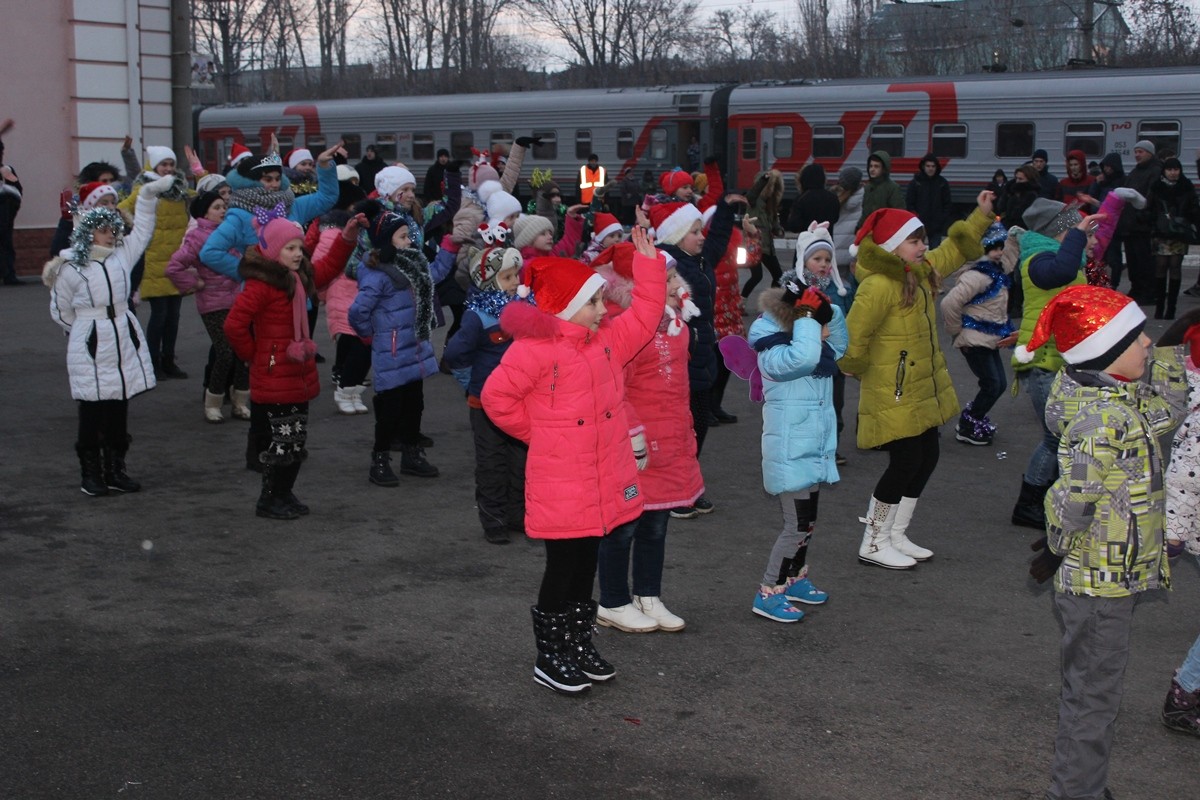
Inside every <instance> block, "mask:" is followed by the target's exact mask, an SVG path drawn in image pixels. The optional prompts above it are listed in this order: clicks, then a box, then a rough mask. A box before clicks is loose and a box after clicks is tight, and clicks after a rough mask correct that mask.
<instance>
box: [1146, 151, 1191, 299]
mask: <svg viewBox="0 0 1200 800" xmlns="http://www.w3.org/2000/svg"><path fill="white" fill-rule="evenodd" d="M1149 201H1150V202H1149V207H1150V208H1151V209H1153V211H1154V233H1153V235H1152V239H1153V245H1154V318H1155V319H1175V303H1176V301H1177V300H1178V299H1179V286H1180V283H1181V282H1182V279H1181V272H1182V269H1183V257H1184V256H1185V255H1186V254H1187V251H1188V246H1189V245H1193V244H1200V236H1197V229H1198V228H1200V201H1197V199H1196V189H1195V187H1193V186H1192V182H1191V181H1189V180H1188V179H1187V177H1186V176H1185V175H1184V174H1183V165H1182V164H1181V163H1180V161H1179V159H1178V158H1168V159H1166V160H1164V161H1163V169H1162V176H1161V177H1160V178H1159V179H1158V180H1157V181H1155V182H1154V184H1153V186H1152V187H1151V189H1150V197H1149ZM1197 285H1200V282H1198V283H1197Z"/></svg>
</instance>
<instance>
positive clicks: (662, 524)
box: [597, 510, 671, 608]
mask: <svg viewBox="0 0 1200 800" xmlns="http://www.w3.org/2000/svg"><path fill="white" fill-rule="evenodd" d="M670 519H671V512H670V510H663V511H644V512H642V516H641V517H639V518H638V519H637V520H635V521H633V522H627V523H625V524H624V525H621V526H620V527H618V528H615V529H613V531H612V533H610V534H608V535H607V536H605V537H604V538H603V539H601V540H600V558H599V563H598V565H597V566H598V572H599V574H600V605H602V606H604V607H605V608H617V607H619V606H624V605H628V604H629V603H632V602H633V598H632V597H630V595H629V560H630V559H629V555H630V550H632V551H633V593H634V594H636V595H637V596H638V597H658V596H660V595H661V594H662V571H663V558H664V554H665V553H666V549H667V522H669V521H670Z"/></svg>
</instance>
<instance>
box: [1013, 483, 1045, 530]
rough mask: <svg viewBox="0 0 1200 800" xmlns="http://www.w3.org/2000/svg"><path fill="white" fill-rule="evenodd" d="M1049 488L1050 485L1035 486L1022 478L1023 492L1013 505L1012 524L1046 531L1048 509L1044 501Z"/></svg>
mask: <svg viewBox="0 0 1200 800" xmlns="http://www.w3.org/2000/svg"><path fill="white" fill-rule="evenodd" d="M1049 489H1050V487H1049V486H1034V485H1033V484H1032V483H1028V482H1026V481H1024V480H1022V481H1021V494H1020V496H1019V497H1018V498H1017V504H1016V505H1015V506H1013V512H1012V524H1013V525H1020V526H1022V527H1025V528H1034V529H1036V530H1039V531H1045V530H1046V509H1045V507H1044V506H1043V505H1042V503H1043V501H1044V500H1045V499H1046V492H1047V491H1049Z"/></svg>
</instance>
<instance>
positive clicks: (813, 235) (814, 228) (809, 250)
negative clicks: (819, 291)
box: [792, 220, 846, 297]
mask: <svg viewBox="0 0 1200 800" xmlns="http://www.w3.org/2000/svg"><path fill="white" fill-rule="evenodd" d="M820 250H824V251H826V252H827V253H829V263H830V264H831V265H832V267H833V269H831V270H830V271H829V277H830V279H831V280H832V281H833V285H834V286H836V287H837V293H838V296H839V297H845V296H846V285H845V284H844V283H842V275H841V273H840V272H838V268H837V256H836V255H835V251H834V248H833V237H832V236H830V235H829V223H828V222H820V223H818V222H816V221H815V220H814V221H813V222H810V223H809V225H808V230H806V231H802V232H801V233H800V235H799V236H797V237H796V265H795V267H794V269H793V270H792V271H793V272H795V273H797V274H803V273H804V265H805V264H807V263H808V259H809V258H811V257H812V255H813V253H816V252H818V251H820Z"/></svg>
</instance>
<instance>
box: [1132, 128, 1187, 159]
mask: <svg viewBox="0 0 1200 800" xmlns="http://www.w3.org/2000/svg"><path fill="white" fill-rule="evenodd" d="M1137 137H1138V138H1139V139H1149V140H1150V141H1152V142H1154V147H1155V148H1156V149H1157V150H1158V152H1159V153H1163V152H1166V151H1168V150H1169V151H1171V154H1172V155H1175V156H1178V155H1179V123H1178V122H1176V121H1175V120H1169V119H1144V120H1142V121H1141V122H1139V123H1138V127H1137Z"/></svg>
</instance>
